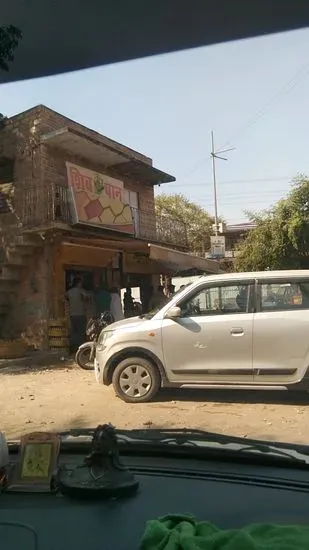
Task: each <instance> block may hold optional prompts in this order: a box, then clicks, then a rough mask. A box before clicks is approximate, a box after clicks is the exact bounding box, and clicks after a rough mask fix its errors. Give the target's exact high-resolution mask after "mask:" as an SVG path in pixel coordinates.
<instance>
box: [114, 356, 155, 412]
mask: <svg viewBox="0 0 309 550" xmlns="http://www.w3.org/2000/svg"><path fill="white" fill-rule="evenodd" d="M113 386H114V390H115V393H116V395H117V396H118V397H120V399H122V400H123V401H125V402H126V403H147V402H148V401H151V400H152V399H153V398H154V397H155V395H156V394H157V393H158V391H159V389H160V386H161V376H160V373H159V371H158V369H157V367H156V366H155V365H154V364H153V363H152V362H151V361H149V360H148V359H145V358H143V357H128V358H127V359H124V360H123V361H121V362H120V363H119V364H118V365H117V367H116V368H115V370H114V372H113Z"/></svg>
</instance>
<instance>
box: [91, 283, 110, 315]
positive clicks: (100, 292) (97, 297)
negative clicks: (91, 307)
mask: <svg viewBox="0 0 309 550" xmlns="http://www.w3.org/2000/svg"><path fill="white" fill-rule="evenodd" d="M94 302H95V307H96V313H97V314H98V315H99V314H100V313H104V312H105V311H110V308H111V295H110V293H109V292H108V290H107V289H106V288H105V285H102V286H101V287H97V288H96V289H95V293H94Z"/></svg>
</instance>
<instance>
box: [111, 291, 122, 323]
mask: <svg viewBox="0 0 309 550" xmlns="http://www.w3.org/2000/svg"><path fill="white" fill-rule="evenodd" d="M110 312H111V314H112V316H113V317H114V319H115V322H116V321H121V319H124V315H123V311H122V306H121V299H120V294H119V290H118V288H116V287H113V288H112V289H111V306H110Z"/></svg>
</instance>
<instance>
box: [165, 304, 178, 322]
mask: <svg viewBox="0 0 309 550" xmlns="http://www.w3.org/2000/svg"><path fill="white" fill-rule="evenodd" d="M179 317H181V309H180V307H177V306H175V307H171V309H169V310H168V311H167V312H166V313H165V315H164V318H165V319H178V318H179Z"/></svg>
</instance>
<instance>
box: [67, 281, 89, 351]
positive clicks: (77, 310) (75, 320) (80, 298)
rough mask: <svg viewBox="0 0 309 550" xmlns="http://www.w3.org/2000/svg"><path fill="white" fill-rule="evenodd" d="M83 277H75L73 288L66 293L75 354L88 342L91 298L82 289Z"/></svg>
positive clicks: (71, 338) (71, 341) (71, 340)
mask: <svg viewBox="0 0 309 550" xmlns="http://www.w3.org/2000/svg"><path fill="white" fill-rule="evenodd" d="M82 285H83V281H82V278H81V277H75V279H74V280H73V285H72V288H70V289H69V290H68V291H67V292H66V296H65V297H66V299H67V300H68V302H69V315H70V324H71V331H70V351H71V353H74V352H75V351H76V350H77V349H78V348H79V346H80V345H81V344H83V343H84V342H85V340H86V324H87V304H88V302H89V296H88V294H87V292H86V291H85V290H84V289H83V288H82Z"/></svg>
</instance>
